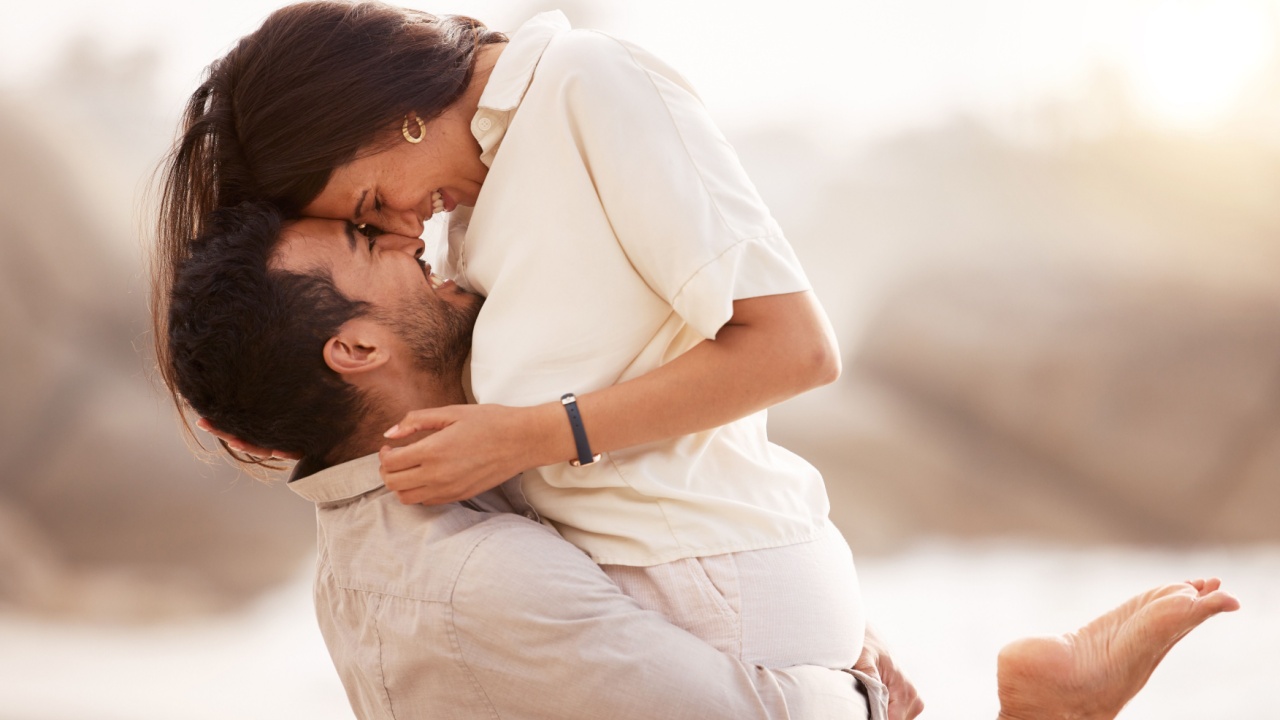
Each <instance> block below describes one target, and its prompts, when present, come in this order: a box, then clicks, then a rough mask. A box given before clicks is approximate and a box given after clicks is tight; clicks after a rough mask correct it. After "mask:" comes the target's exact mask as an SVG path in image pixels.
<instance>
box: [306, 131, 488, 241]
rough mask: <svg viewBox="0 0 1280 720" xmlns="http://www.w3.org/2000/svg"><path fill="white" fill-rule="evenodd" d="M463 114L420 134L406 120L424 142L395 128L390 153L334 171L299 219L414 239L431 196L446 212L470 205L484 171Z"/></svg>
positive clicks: (362, 158)
mask: <svg viewBox="0 0 1280 720" xmlns="http://www.w3.org/2000/svg"><path fill="white" fill-rule="evenodd" d="M463 114H464V113H462V112H459V111H458V110H456V109H455V108H450V109H449V110H446V111H445V112H444V113H443V114H442V115H440V116H439V117H437V118H436V119H435V120H433V121H431V122H429V123H426V128H425V130H422V131H420V130H419V128H418V125H417V123H416V122H414V121H412V120H410V121H409V133H410V134H411V135H413V136H415V137H417V136H418V135H419V133H420V132H421V134H423V136H424V137H423V140H422V142H420V143H416V144H415V143H410V142H408V141H407V140H405V139H404V137H403V136H402V134H401V132H400V128H399V127H397V128H395V131H394V132H395V134H394V137H395V140H394V141H392V142H391V144H390V146H389V147H387V148H386V149H383V150H380V151H378V152H372V153H371V154H367V155H364V154H363V153H361V155H363V156H357V159H355V160H352V161H351V162H349V163H347V164H346V165H343V166H341V167H339V168H338V169H336V170H334V171H333V175H332V176H330V178H329V182H328V184H326V185H325V187H324V190H322V191H321V192H320V195H319V196H317V197H316V199H315V200H313V201H311V204H309V205H307V206H306V207H305V208H303V213H304V214H306V215H309V216H311V217H318V218H330V219H333V220H349V221H351V222H354V223H356V224H357V225H358V224H361V223H368V224H370V225H375V226H377V227H379V228H382V229H383V230H385V231H387V232H391V233H395V234H397V235H404V236H407V237H418V236H419V235H421V234H422V226H423V223H425V222H426V221H427V220H428V219H430V218H431V214H432V209H433V208H432V205H433V203H432V195H433V194H435V193H437V192H438V193H439V194H440V195H439V196H440V200H441V201H442V204H443V206H444V210H445V211H446V212H447V211H451V210H453V209H454V208H455V207H457V206H458V205H468V206H472V205H475V203H476V198H477V197H478V196H479V195H480V186H481V184H482V183H484V178H485V175H486V174H487V173H488V171H489V169H488V168H487V167H486V166H485V164H484V163H482V162H480V144H479V143H477V142H476V139H475V137H473V136H472V134H471V130H470V125H469V122H470V117H462V115H463ZM384 145H385V143H384Z"/></svg>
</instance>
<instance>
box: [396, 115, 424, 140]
mask: <svg viewBox="0 0 1280 720" xmlns="http://www.w3.org/2000/svg"><path fill="white" fill-rule="evenodd" d="M413 119H414V120H417V121H418V137H414V136H412V135H410V134H409V116H408V115H405V116H404V124H403V125H401V126H400V134H401V135H404V139H405V140H408V141H409V142H411V143H413V144H414V145H417V144H418V143H420V142H422V138H424V137H426V136H427V124H426V123H424V122H422V118H420V117H418V116H417V115H414V116H413Z"/></svg>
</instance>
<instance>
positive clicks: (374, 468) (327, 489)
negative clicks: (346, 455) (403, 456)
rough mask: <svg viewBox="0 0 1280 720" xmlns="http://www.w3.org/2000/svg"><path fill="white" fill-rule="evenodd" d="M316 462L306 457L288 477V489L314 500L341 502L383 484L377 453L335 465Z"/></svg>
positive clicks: (316, 501) (315, 501) (317, 501)
mask: <svg viewBox="0 0 1280 720" xmlns="http://www.w3.org/2000/svg"><path fill="white" fill-rule="evenodd" d="M317 465H318V464H316V463H312V462H310V461H308V460H306V459H304V460H302V461H300V462H299V463H298V465H297V466H296V467H295V468H294V469H293V473H292V474H291V475H290V477H289V489H290V490H292V491H294V492H295V493H297V494H299V495H301V496H302V497H304V498H306V499H308V500H310V501H311V502H314V503H330V502H341V501H343V500H350V499H352V498H355V497H359V496H360V495H364V494H365V493H367V492H370V491H372V490H377V489H378V488H381V487H382V476H381V475H379V474H378V454H377V453H373V454H371V455H365V456H364V457H362V458H356V459H355V460H350V461H348V462H344V463H342V464H340V465H334V466H333V467H327V468H320V469H317Z"/></svg>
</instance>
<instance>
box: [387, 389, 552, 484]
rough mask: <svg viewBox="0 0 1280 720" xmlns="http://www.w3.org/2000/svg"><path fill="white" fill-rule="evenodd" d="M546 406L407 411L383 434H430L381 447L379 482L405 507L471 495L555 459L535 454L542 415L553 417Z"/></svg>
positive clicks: (453, 406)
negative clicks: (406, 443)
mask: <svg viewBox="0 0 1280 720" xmlns="http://www.w3.org/2000/svg"><path fill="white" fill-rule="evenodd" d="M557 405H558V403H557ZM548 409H549V406H538V407H531V408H515V407H507V406H504V405H449V406H446V407H440V408H431V409H427V410H415V411H413V412H410V413H409V414H407V415H405V416H404V419H403V420H401V421H400V422H399V423H397V424H396V426H395V427H393V428H391V429H390V430H388V431H387V432H386V437H387V438H389V439H392V440H397V439H401V438H407V437H410V436H412V435H414V434H417V433H423V432H425V433H429V434H428V435H427V436H426V437H423V438H420V439H418V440H416V441H414V442H413V443H411V444H409V445H405V446H403V447H398V448H390V447H384V448H382V452H381V453H380V456H381V458H382V482H383V483H385V484H386V486H387V487H388V488H390V489H391V490H392V491H393V492H395V494H396V496H397V497H398V498H399V499H400V502H402V503H404V504H405V505H413V504H417V503H422V504H424V505H441V504H443V503H450V502H457V501H459V500H466V499H469V498H472V497H475V496H476V495H479V494H480V493H482V492H484V491H486V490H491V489H493V488H495V487H497V486H498V485H501V484H502V483H503V482H505V481H507V480H509V479H510V478H512V477H514V476H515V475H517V474H519V473H521V472H523V471H524V470H526V469H528V468H531V467H536V466H538V465H547V464H550V463H552V462H555V459H550V458H543V457H539V451H540V450H543V448H540V443H539V436H540V433H542V432H544V431H545V421H546V419H547V418H548V417H554V416H553V415H551V414H550V413H548V412H547V410H548ZM561 415H563V411H562V412H561ZM561 419H563V418H561ZM566 426H567V425H566ZM542 454H545V452H543V453H542ZM564 459H567V458H564Z"/></svg>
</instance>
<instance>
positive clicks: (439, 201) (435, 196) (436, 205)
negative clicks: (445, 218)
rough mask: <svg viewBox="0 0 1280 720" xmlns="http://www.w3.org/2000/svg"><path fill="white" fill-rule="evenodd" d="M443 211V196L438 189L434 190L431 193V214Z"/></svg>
mask: <svg viewBox="0 0 1280 720" xmlns="http://www.w3.org/2000/svg"><path fill="white" fill-rule="evenodd" d="M442 212H444V198H443V197H441V196H440V191H439V190H435V191H432V193H431V214H432V215H435V214H437V213H442Z"/></svg>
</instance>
